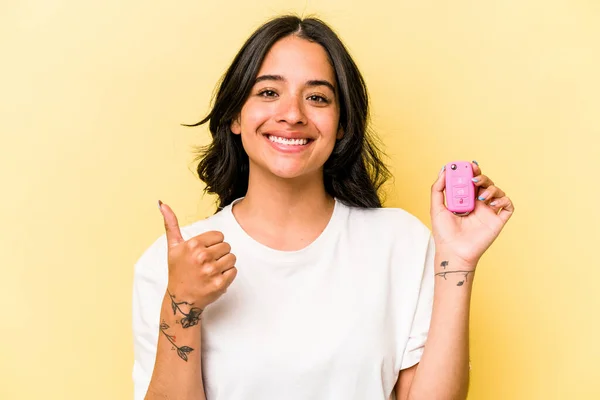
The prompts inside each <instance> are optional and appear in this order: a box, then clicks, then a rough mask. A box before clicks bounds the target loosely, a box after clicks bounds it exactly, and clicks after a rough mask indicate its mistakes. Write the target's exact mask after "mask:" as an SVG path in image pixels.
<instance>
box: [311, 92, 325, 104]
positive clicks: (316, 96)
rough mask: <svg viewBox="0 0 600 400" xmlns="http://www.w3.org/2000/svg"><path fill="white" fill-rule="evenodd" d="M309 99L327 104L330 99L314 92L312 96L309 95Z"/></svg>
mask: <svg viewBox="0 0 600 400" xmlns="http://www.w3.org/2000/svg"><path fill="white" fill-rule="evenodd" d="M308 99H309V100H310V101H314V102H315V103H321V104H327V103H329V100H327V99H326V98H325V97H323V96H319V95H316V94H313V95H312V96H309V97H308Z"/></svg>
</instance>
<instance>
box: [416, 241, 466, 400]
mask: <svg viewBox="0 0 600 400" xmlns="http://www.w3.org/2000/svg"><path fill="white" fill-rule="evenodd" d="M474 274H475V265H467V264H465V263H464V262H460V260H456V259H451V258H446V256H445V255H444V252H443V251H440V252H438V253H436V255H435V289H434V300H433V314H432V317H431V326H430V328H429V335H428V338H427V343H426V344H425V349H424V353H423V356H422V358H421V361H420V362H419V365H418V367H417V370H416V372H415V377H414V379H413V382H412V385H411V388H410V391H409V396H408V398H409V400H421V399H436V400H446V399H447V400H461V399H465V398H466V396H467V391H468V386H469V309H470V301H471V291H472V288H473V279H474Z"/></svg>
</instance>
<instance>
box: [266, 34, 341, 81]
mask: <svg viewBox="0 0 600 400" xmlns="http://www.w3.org/2000/svg"><path fill="white" fill-rule="evenodd" d="M261 75H278V76H282V77H284V78H285V80H288V81H290V80H304V81H308V80H319V79H322V80H329V81H331V82H335V71H334V69H333V67H332V65H331V62H330V61H329V57H328V55H327V52H326V51H325V49H324V48H323V47H322V46H321V45H320V44H318V43H315V42H310V41H308V40H306V39H302V38H299V37H298V36H294V35H292V36H287V37H285V38H283V39H281V40H279V41H278V42H276V43H275V44H274V45H273V46H272V47H271V49H270V50H269V52H268V53H267V55H266V57H265V59H264V60H263V63H262V65H261V67H260V70H259V72H258V76H261Z"/></svg>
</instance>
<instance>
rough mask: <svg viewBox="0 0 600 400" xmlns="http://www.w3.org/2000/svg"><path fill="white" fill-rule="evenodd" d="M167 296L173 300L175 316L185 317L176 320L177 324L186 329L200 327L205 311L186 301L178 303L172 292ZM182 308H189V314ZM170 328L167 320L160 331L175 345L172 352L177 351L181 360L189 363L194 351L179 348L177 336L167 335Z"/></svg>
mask: <svg viewBox="0 0 600 400" xmlns="http://www.w3.org/2000/svg"><path fill="white" fill-rule="evenodd" d="M167 294H168V295H169V299H170V300H171V309H172V310H173V315H177V312H179V313H180V314H181V315H183V318H181V319H180V320H178V319H176V320H175V323H176V324H181V326H182V327H183V328H184V329H186V328H190V327H192V326H195V325H198V323H199V322H200V316H201V315H202V311H204V310H202V309H201V308H198V307H194V304H193V303H188V302H186V301H181V302H177V301H176V300H175V295H173V294H171V292H169V291H168V290H167ZM182 306H184V308H189V310H188V312H185V311H184V310H183V309H182ZM169 328H170V327H169V325H167V323H166V322H165V320H163V321H162V322H161V324H160V331H161V332H162V334H163V335H165V337H166V338H167V340H168V341H169V342H170V343H171V344H172V345H173V347H172V350H177V355H178V356H179V358H181V359H182V360H183V361H186V362H187V360H188V354H189V353H191V352H192V351H194V349H193V348H191V347H189V346H181V347H180V346H177V345H176V344H175V341H176V340H177V338H176V337H175V335H170V334H168V333H167V329H169Z"/></svg>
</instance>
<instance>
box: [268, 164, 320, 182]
mask: <svg viewBox="0 0 600 400" xmlns="http://www.w3.org/2000/svg"><path fill="white" fill-rule="evenodd" d="M270 172H271V174H273V175H274V176H276V177H277V178H279V179H302V178H309V177H311V176H313V175H314V174H315V171H307V170H306V169H305V168H298V167H287V168H271V171H270Z"/></svg>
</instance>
